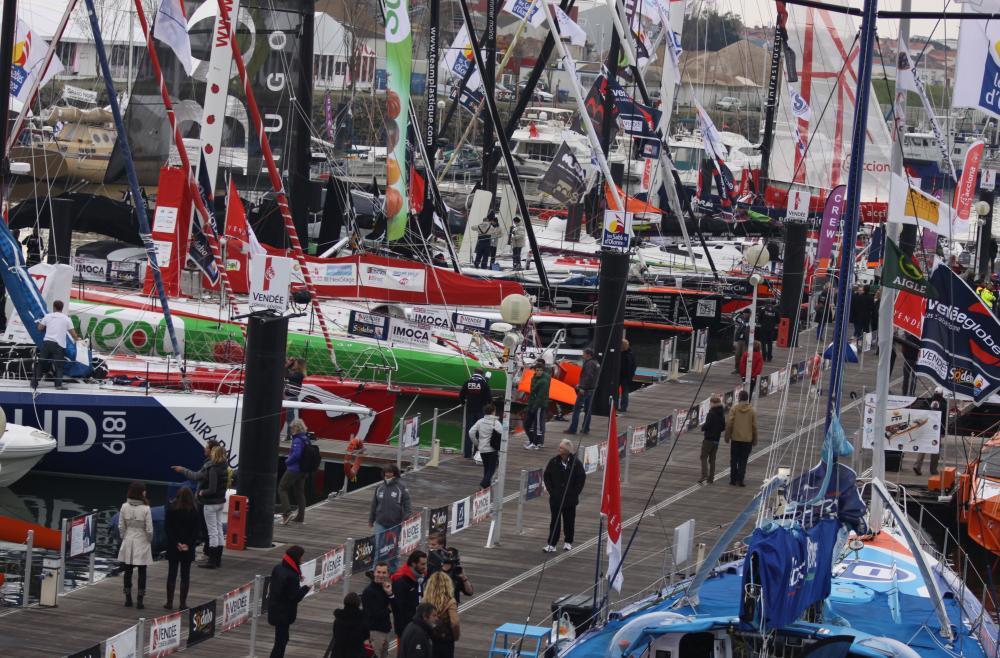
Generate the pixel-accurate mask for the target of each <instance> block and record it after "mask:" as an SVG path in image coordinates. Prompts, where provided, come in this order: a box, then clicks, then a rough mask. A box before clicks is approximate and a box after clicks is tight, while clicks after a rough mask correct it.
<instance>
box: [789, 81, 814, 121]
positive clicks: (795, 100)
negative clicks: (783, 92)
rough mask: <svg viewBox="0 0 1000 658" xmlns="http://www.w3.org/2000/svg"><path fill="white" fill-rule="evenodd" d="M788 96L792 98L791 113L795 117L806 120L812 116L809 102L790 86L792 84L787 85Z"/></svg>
mask: <svg viewBox="0 0 1000 658" xmlns="http://www.w3.org/2000/svg"><path fill="white" fill-rule="evenodd" d="M788 97H789V98H791V99H792V114H794V115H795V117H796V118H797V119H802V120H803V121H808V120H809V119H811V118H812V109H811V108H810V107H809V103H807V102H806V99H804V98H802V94H800V93H799V92H797V91H795V89H793V88H792V85H788Z"/></svg>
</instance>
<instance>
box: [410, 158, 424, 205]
mask: <svg viewBox="0 0 1000 658" xmlns="http://www.w3.org/2000/svg"><path fill="white" fill-rule="evenodd" d="M425 193H426V190H425V184H424V177H423V176H422V175H420V172H419V171H417V170H416V168H415V167H413V165H410V209H411V210H413V211H414V212H423V210H424V194H425Z"/></svg>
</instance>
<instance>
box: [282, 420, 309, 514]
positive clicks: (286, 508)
mask: <svg viewBox="0 0 1000 658" xmlns="http://www.w3.org/2000/svg"><path fill="white" fill-rule="evenodd" d="M291 430H292V447H291V449H290V450H289V451H288V457H287V458H286V459H285V474H284V475H282V476H281V482H279V483H278V497H279V498H280V499H281V504H280V506H279V512H280V513H281V523H282V525H288V522H289V521H295V522H296V523H302V522H303V521H305V520H306V477H307V476H308V475H309V474H308V473H303V472H302V467H301V465H300V464H301V461H302V453H303V452H304V451H305V449H306V446H307V445H309V432H308V430H307V429H306V424H305V423H303V422H302V420H300V419H298V418H296V419H295V420H293V421H292V425H291ZM290 492H294V493H295V505H296V507H297V508H298V509H297V510H296V514H295V518H294V519H293V518H292V511H291V506H290V504H289V500H288V499H289V493H290Z"/></svg>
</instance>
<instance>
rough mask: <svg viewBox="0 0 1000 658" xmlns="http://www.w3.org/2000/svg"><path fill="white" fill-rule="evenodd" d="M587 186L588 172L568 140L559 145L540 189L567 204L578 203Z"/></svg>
mask: <svg viewBox="0 0 1000 658" xmlns="http://www.w3.org/2000/svg"><path fill="white" fill-rule="evenodd" d="M586 186H587V181H586V172H584V170H583V167H582V166H581V165H580V163H579V162H578V161H577V159H576V155H574V154H573V149H571V148H570V147H569V145H568V144H567V143H566V142H563V143H562V144H560V145H559V149H558V150H557V151H556V154H555V156H554V157H553V158H552V162H551V163H550V164H549V168H548V169H547V170H546V171H545V175H544V176H542V179H541V180H540V181H538V189H539V191H541V192H545V193H546V194H548V195H549V196H551V197H552V198H554V199H556V200H557V201H559V202H560V203H562V204H565V205H567V206H569V205H571V204H574V203H578V202H579V200H580V197H581V196H582V195H583V193H584V191H585V189H586Z"/></svg>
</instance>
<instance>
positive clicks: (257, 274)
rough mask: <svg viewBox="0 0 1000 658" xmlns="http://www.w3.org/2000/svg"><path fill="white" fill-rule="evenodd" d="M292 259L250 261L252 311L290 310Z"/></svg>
mask: <svg viewBox="0 0 1000 658" xmlns="http://www.w3.org/2000/svg"><path fill="white" fill-rule="evenodd" d="M294 264H295V261H293V260H292V259H291V258H285V257H284V256H271V255H267V256H259V257H257V258H251V259H250V310H253V311H257V310H261V309H266V310H270V311H275V312H277V313H284V312H285V311H286V310H287V309H288V297H289V295H288V289H289V287H290V286H291V285H292V268H293V266H294Z"/></svg>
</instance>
